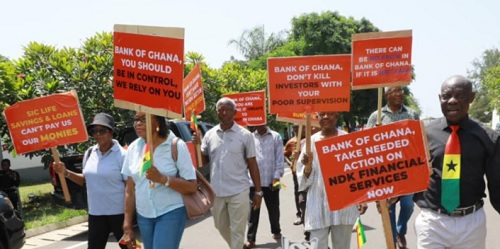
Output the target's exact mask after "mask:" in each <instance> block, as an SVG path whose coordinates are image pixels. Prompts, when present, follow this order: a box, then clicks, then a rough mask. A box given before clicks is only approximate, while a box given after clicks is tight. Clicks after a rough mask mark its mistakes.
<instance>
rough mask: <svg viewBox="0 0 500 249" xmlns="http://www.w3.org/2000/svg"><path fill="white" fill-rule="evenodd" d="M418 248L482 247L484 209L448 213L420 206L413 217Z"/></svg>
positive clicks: (483, 238) (484, 229)
mask: <svg viewBox="0 0 500 249" xmlns="http://www.w3.org/2000/svg"><path fill="white" fill-rule="evenodd" d="M415 231H416V233H417V248H418V249H445V248H446V249H485V248H486V242H485V241H486V214H485V213H484V209H483V208H481V209H479V210H478V211H476V212H474V213H471V214H468V215H466V216H462V217H450V216H448V215H445V214H440V213H437V212H435V211H432V210H430V209H426V208H422V209H421V211H420V213H419V214H418V216H417V218H416V220H415Z"/></svg>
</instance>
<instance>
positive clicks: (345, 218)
mask: <svg viewBox="0 0 500 249" xmlns="http://www.w3.org/2000/svg"><path fill="white" fill-rule="evenodd" d="M344 134H347V133H346V132H344V131H342V130H338V135H344ZM320 137H321V132H317V133H315V134H314V135H312V136H311V141H312V143H311V153H312V155H313V161H312V164H311V168H312V170H311V175H310V176H309V177H308V178H307V177H305V176H304V168H305V167H304V165H303V164H302V157H303V155H304V153H305V151H306V150H305V148H302V150H301V151H302V153H301V154H300V156H299V160H298V161H297V178H298V181H299V190H300V191H305V190H307V203H306V213H305V221H304V226H305V230H306V231H310V230H316V229H323V228H326V227H329V226H334V225H354V223H355V222H356V219H357V218H358V216H359V211H358V209H357V208H356V205H353V206H351V207H347V208H344V209H341V210H337V211H330V209H329V207H328V197H327V196H326V190H325V185H324V183H323V175H322V174H321V170H320V166H319V160H318V153H317V152H316V146H314V144H315V142H316V141H319V140H320Z"/></svg>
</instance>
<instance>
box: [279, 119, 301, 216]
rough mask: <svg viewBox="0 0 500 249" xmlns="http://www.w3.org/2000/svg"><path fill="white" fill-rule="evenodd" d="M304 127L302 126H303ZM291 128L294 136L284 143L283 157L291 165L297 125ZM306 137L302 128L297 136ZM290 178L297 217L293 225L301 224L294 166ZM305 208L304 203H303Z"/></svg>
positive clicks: (297, 183)
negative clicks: (291, 179)
mask: <svg viewBox="0 0 500 249" xmlns="http://www.w3.org/2000/svg"><path fill="white" fill-rule="evenodd" d="M303 127H304V126H303ZM292 129H293V134H294V136H293V137H292V138H290V139H289V140H288V141H287V142H286V144H285V148H284V149H283V150H284V157H285V162H286V163H287V164H288V166H290V167H292V162H293V160H294V159H293V157H292V155H293V151H295V148H296V146H297V136H298V135H299V125H298V124H294V125H293V126H292ZM305 137H306V133H305V130H304V129H302V132H301V137H300V138H299V139H300V140H302V139H303V138H305ZM292 178H293V194H294V195H295V208H296V209H297V212H296V214H295V215H296V216H297V219H296V220H295V221H294V222H293V224H294V225H296V226H297V225H301V224H303V223H304V213H303V212H302V210H301V208H300V204H299V182H298V181H297V170H296V167H295V168H292ZM304 208H305V205H304Z"/></svg>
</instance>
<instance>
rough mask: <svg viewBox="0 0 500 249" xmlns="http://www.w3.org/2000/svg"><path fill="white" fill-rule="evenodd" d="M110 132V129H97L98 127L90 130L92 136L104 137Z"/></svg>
mask: <svg viewBox="0 0 500 249" xmlns="http://www.w3.org/2000/svg"><path fill="white" fill-rule="evenodd" d="M108 132H109V129H106V128H97V127H92V128H90V134H91V135H104V134H106V133H108Z"/></svg>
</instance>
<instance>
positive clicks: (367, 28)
mask: <svg viewBox="0 0 500 249" xmlns="http://www.w3.org/2000/svg"><path fill="white" fill-rule="evenodd" d="M378 31H379V29H378V28H376V27H375V26H374V25H373V24H372V23H371V22H369V21H368V20H367V19H364V18H363V19H361V20H359V21H357V20H355V19H354V18H352V17H344V16H342V15H340V14H339V13H338V12H332V11H326V12H323V13H321V14H318V13H311V14H304V15H301V16H300V17H296V18H293V19H292V30H291V39H292V40H293V41H299V42H303V43H305V46H304V48H303V54H302V55H322V54H349V53H351V37H352V35H353V34H356V33H363V32H378ZM377 92H378V91H377V90H376V89H370V90H357V91H352V94H351V110H350V112H347V113H343V115H342V116H343V120H344V121H345V122H346V123H347V124H348V125H349V129H350V130H351V129H352V128H354V126H355V124H356V122H359V123H365V122H366V119H367V118H368V116H369V115H370V114H371V113H372V112H373V111H374V107H375V106H377V96H378V95H377Z"/></svg>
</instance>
